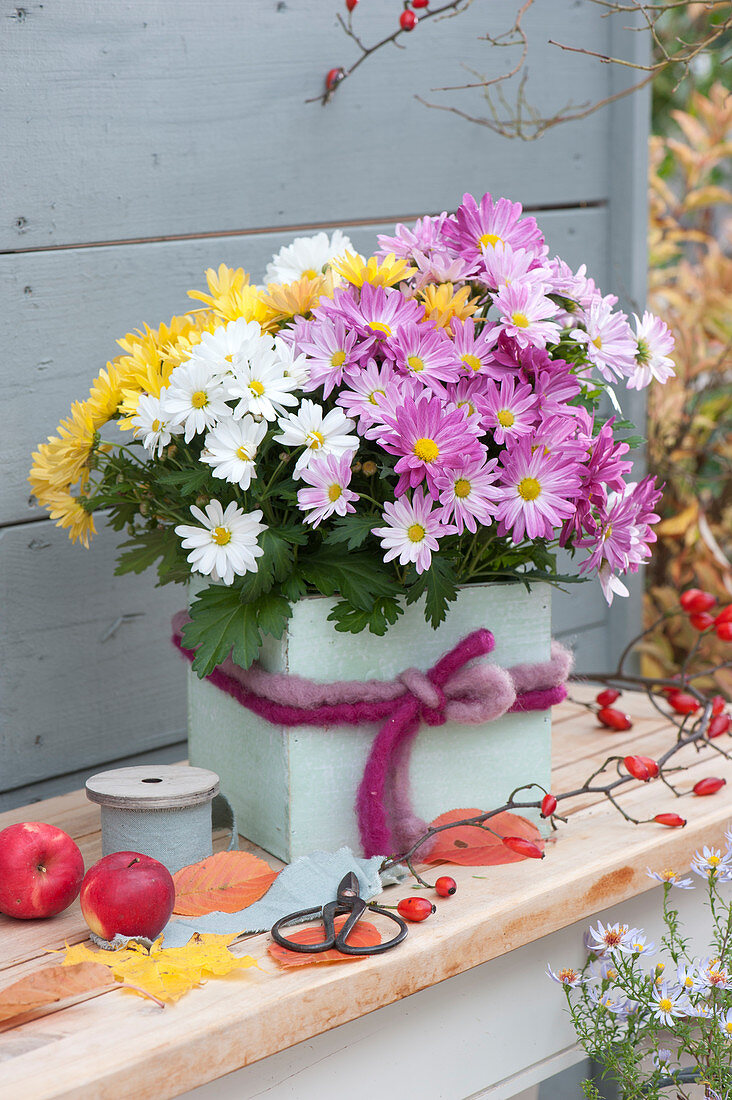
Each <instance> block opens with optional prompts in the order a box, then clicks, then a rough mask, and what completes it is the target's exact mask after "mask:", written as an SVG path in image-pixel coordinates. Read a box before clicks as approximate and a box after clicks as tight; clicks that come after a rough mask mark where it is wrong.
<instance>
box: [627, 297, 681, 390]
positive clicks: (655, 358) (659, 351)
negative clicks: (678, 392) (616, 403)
mask: <svg viewBox="0 0 732 1100" xmlns="http://www.w3.org/2000/svg"><path fill="white" fill-rule="evenodd" d="M633 316H634V317H635V339H636V344H637V351H636V353H635V371H634V373H633V375H632V377H631V379H630V381H629V382H628V389H629V390H642V389H644V387H645V386H648V385H649V384H650V383H651V381H652V380H653V379H654V378H655V379H656V381H657V382H661V383H664V382H668V380H669V378H673V377H674V375H675V373H676V372H675V370H674V361H673V359H672V358H671V352H672V351H673V350H674V338H673V335H672V334H671V330H670V328H669V327H668V325H667V324H665V323H664V322H663V321H662V320H661V318H660V317H655V316H654V315H653V314H652V313H649V312H648V310H646V311H645V313H644V314H643V320H642V321H641V320H640V319H639V318H638V315H637V314H635V313H634V314H633Z"/></svg>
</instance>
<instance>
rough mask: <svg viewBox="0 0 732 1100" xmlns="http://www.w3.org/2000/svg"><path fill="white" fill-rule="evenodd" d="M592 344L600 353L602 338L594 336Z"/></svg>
mask: <svg viewBox="0 0 732 1100" xmlns="http://www.w3.org/2000/svg"><path fill="white" fill-rule="evenodd" d="M592 343H593V344H594V345H595V347H596V348H597V350H598V351H600V349H601V348H602V337H601V336H595V338H594V339H593V341H592Z"/></svg>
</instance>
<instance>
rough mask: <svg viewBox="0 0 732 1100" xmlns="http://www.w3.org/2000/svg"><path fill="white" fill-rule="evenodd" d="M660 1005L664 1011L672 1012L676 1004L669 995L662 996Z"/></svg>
mask: <svg viewBox="0 0 732 1100" xmlns="http://www.w3.org/2000/svg"><path fill="white" fill-rule="evenodd" d="M658 1007H659V1008H660V1009H661V1011H662V1012H670V1011H671V1009H672V1008H673V1007H674V1006H673V1002H672V1001H670V1000H669V998H668V997H661V1000H660V1001H659V1002H658Z"/></svg>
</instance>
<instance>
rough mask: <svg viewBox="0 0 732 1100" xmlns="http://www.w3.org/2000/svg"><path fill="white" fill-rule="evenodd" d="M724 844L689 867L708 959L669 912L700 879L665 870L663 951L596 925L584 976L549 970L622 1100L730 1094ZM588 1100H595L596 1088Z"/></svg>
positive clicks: (633, 931) (731, 865) (730, 980)
mask: <svg viewBox="0 0 732 1100" xmlns="http://www.w3.org/2000/svg"><path fill="white" fill-rule="evenodd" d="M726 840H727V846H726V848H725V850H722V849H720V848H708V847H704V849H703V850H702V851H701V852H697V853H696V854H695V856H694V859H693V861H692V864H691V870H692V871H693V872H694V874H695V875H696V876H697V877H698V878H700V879H702V880H703V881H704V884H705V887H706V891H707V898H706V901H707V906H708V910H709V918H710V924H711V928H705V929H704V930H703V932H702V935H703V937H704V941H705V944H708V947H707V952H706V954H705V955H704V957H698V956H696V955H694V954H693V951H692V946H691V944H690V941H689V940H688V939H686V938H685V936H684V935H683V934H682V933H683V928H682V925H681V922H680V920H679V912H678V910H677V909H676V908H675V907H674V904H673V895H674V893H675V892H676V891H677V890H693V889H694V879H693V878H692V877H688V876H687V877H684V876H683V875H682V874H679V873H678V872H677V871H675V870H672V869H670V868H669V869H666V870H664V871H661V872H659V871H651V870H649V872H648V874H649V876H650V877H651V878H653V879H655V880H656V881H657V882H660V883H662V884H663V922H664V934H663V937H662V940H661V942H660V944H658V945H656V944H655V943H652V942H651V941H650V940H649V939H648V937H647V936H646V934H645V933H644V931H643V929H641V928H631V927H630V926H629V925H625V924H622V923H618V924H608V925H604V924H602V923H598V924H597V926H596V927H595V928H591V929H590V931H589V932H588V933H587V935H586V936H585V943H586V946H587V948H588V950H589V957H588V960H587V963H586V964H585V966H584V967H583V969H582V970H574V969H573V968H572V967H565V968H564V969H561V970H559V971H556V972H555V971H554V970H553V969H552V968H551V967H549V970H548V974H549V976H550V977H551V978H553V979H554V981H556V982H559V984H560V985H562V986H563V987H564V991H565V993H566V995H567V1003H568V1006H569V1010H570V1013H571V1015H572V1023H573V1024H574V1028H575V1031H576V1033H577V1038H578V1039H579V1042H580V1044H581V1046H582V1047H583V1049H584V1050H585V1051H587V1053H588V1054H589V1055H590V1057H591V1058H592V1059H593V1060H594V1061H596V1062H597V1063H599V1064H600V1065H602V1066H603V1067H604V1069H605V1072H606V1073H607V1074H608V1076H609V1077H610V1079H611V1080H613V1081H615V1082H616V1083H617V1084H618V1085H619V1087H620V1095H621V1096H622V1097H623V1100H634V1098H638V1100H640V1098H641V1097H645V1098H646V1100H660V1098H661V1097H665V1096H674V1097H679V1098H680V1100H684V1098H688V1097H690V1096H698V1095H699V1094H698V1093H694V1092H691V1093H690V1092H689V1091H688V1090H689V1087H690V1085H691V1084H692V1083H694V1082H704V1083H705V1084H706V1085H707V1093H706V1094H707V1095H709V1096H714V1097H716V1098H717V1100H722V1098H724V1100H727V1098H728V1097H729V1096H730V1094H731V1093H732V947H731V944H730V939H731V936H732V902H731V901H730V898H729V896H727V897H725V894H727V895H728V892H729V887H730V884H731V883H732V831H728V832H727V834H726ZM710 933H711V936H710V938H709V939H708V940H707V936H709V935H710ZM649 960H653V961H649ZM669 1090H670V1091H669ZM712 1090H713V1091H712ZM585 1095H586V1096H588V1097H591V1098H593V1100H596V1098H598V1097H599V1093H598V1092H597V1090H596V1089H595V1088H594V1086H593V1085H591V1084H590V1082H585Z"/></svg>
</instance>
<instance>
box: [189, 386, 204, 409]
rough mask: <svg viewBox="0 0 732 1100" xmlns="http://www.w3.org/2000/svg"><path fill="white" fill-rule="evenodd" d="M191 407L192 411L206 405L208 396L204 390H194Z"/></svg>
mask: <svg viewBox="0 0 732 1100" xmlns="http://www.w3.org/2000/svg"><path fill="white" fill-rule="evenodd" d="M191 405H193V408H194V409H203V408H204V407H205V406H206V405H208V394H207V393H206V391H205V390H196V392H195V393H194V394H193V397H192V398H191Z"/></svg>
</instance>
